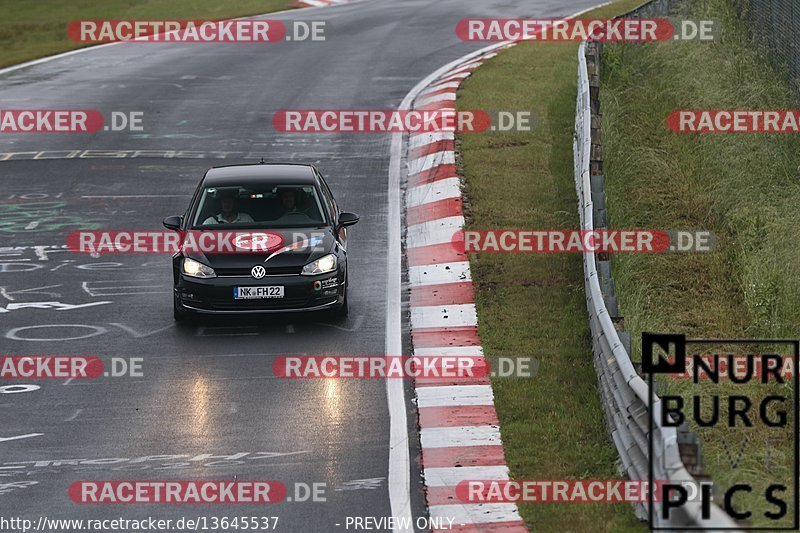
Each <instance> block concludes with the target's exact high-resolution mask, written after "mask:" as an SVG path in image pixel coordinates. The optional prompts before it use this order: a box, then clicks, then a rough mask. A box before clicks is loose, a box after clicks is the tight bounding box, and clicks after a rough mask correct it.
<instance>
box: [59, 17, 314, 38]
mask: <svg viewBox="0 0 800 533" xmlns="http://www.w3.org/2000/svg"><path fill="white" fill-rule="evenodd" d="M325 29H326V21H299V20H298V21H291V22H283V21H282V20H264V19H261V20H76V21H73V22H71V23H70V24H69V25H68V26H67V36H68V37H69V39H70V40H72V41H74V42H77V43H111V42H132V43H171V42H180V43H214V42H224V43H275V42H281V41H301V42H302V41H307V42H319V41H324V40H325Z"/></svg>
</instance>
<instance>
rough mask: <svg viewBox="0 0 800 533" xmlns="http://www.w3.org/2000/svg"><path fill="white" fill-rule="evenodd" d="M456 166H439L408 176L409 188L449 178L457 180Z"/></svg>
mask: <svg viewBox="0 0 800 533" xmlns="http://www.w3.org/2000/svg"><path fill="white" fill-rule="evenodd" d="M457 177H458V174H456V166H455V165H437V166H435V167H431V168H429V169H427V170H423V171H422V172H417V173H416V174H411V175H409V176H408V186H409V187H416V186H417V185H424V184H426V183H433V182H434V181H439V180H443V179H447V178H457Z"/></svg>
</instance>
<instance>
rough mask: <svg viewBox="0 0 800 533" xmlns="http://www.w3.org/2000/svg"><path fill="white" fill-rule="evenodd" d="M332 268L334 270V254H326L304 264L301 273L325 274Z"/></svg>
mask: <svg viewBox="0 0 800 533" xmlns="http://www.w3.org/2000/svg"><path fill="white" fill-rule="evenodd" d="M334 270H336V256H335V255H333V254H328V255H323V256H322V257H320V258H319V259H317V260H316V261H314V262H313V263H309V264H307V265H306V266H304V267H303V272H301V273H302V274H303V275H304V276H316V275H317V274H326V273H328V272H333V271H334Z"/></svg>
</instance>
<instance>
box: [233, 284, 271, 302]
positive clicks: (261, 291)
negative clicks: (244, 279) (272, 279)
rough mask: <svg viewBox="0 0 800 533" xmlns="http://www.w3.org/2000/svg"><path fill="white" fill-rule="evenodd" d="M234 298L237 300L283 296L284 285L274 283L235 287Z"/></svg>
mask: <svg viewBox="0 0 800 533" xmlns="http://www.w3.org/2000/svg"><path fill="white" fill-rule="evenodd" d="M233 298H234V299H236V300H257V299H262V298H283V285H272V286H270V287H234V288H233Z"/></svg>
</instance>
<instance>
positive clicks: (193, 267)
mask: <svg viewBox="0 0 800 533" xmlns="http://www.w3.org/2000/svg"><path fill="white" fill-rule="evenodd" d="M181 271H182V272H183V273H184V274H186V275H187V276H191V277H193V278H215V277H217V273H216V272H214V269H213V268H211V267H210V266H207V265H204V264H203V263H200V262H199V261H195V260H194V259H189V258H188V257H185V258H184V259H183V266H182V268H181Z"/></svg>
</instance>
